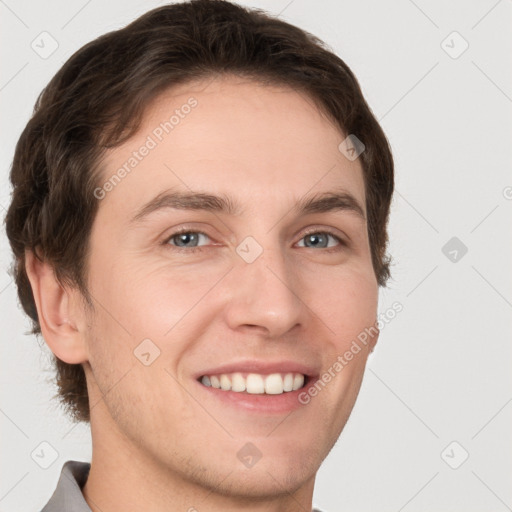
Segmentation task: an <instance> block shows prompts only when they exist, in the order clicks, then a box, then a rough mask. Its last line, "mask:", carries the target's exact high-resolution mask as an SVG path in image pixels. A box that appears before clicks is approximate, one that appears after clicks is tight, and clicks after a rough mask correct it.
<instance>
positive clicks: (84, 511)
mask: <svg viewBox="0 0 512 512" xmlns="http://www.w3.org/2000/svg"><path fill="white" fill-rule="evenodd" d="M90 468H91V464H90V463H88V462H79V461H76V460H68V461H67V462H65V463H64V466H62V471H61V472H60V478H59V482H58V483H57V487H56V489H55V491H54V493H53V495H52V497H51V498H50V501H49V502H48V503H47V504H46V505H45V507H44V508H43V509H42V510H41V512H91V509H90V507H89V505H88V504H87V502H86V501H85V498H84V496H83V494H82V488H83V486H84V485H85V482H86V481H87V477H88V476H89V469H90Z"/></svg>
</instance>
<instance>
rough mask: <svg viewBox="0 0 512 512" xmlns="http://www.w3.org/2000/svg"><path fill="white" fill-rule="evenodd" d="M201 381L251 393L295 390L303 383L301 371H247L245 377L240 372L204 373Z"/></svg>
mask: <svg viewBox="0 0 512 512" xmlns="http://www.w3.org/2000/svg"><path fill="white" fill-rule="evenodd" d="M201 383H202V384H204V385H205V386H212V387H214V388H217V389H222V390H224V391H236V392H238V393H241V392H243V391H246V392H247V393H251V394H258V393H267V394H269V395H280V394H281V393H283V392H288V391H295V390H297V389H300V388H301V387H302V386H303V385H304V375H303V374H302V373H283V374H281V373H271V374H270V375H260V374H258V373H248V374H247V376H246V377H244V375H243V374H242V373H238V372H237V373H229V374H227V373H222V374H220V375H204V376H203V377H202V378H201Z"/></svg>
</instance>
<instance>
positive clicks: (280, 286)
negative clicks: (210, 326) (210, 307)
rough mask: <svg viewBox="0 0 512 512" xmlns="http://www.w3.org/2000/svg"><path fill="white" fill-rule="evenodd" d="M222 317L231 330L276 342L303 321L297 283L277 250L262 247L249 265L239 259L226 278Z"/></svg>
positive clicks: (303, 312)
mask: <svg viewBox="0 0 512 512" xmlns="http://www.w3.org/2000/svg"><path fill="white" fill-rule="evenodd" d="M228 286H229V292H228V293H227V300H226V306H225V308H224V315H225V319H226V322H227V324H228V325H229V327H230V328H231V329H233V330H236V331H240V330H247V329H249V330H251V331H253V332H254V331H261V333H262V334H263V336H265V337H267V338H271V339H278V338H280V337H282V336H284V335H285V334H286V333H287V332H288V331H290V330H292V329H293V328H297V326H298V325H300V324H301V323H303V322H304V321H305V316H304V315H307V314H308V309H307V307H306V306H305V303H304V298H302V297H300V281H299V280H298V279H297V276H296V275H295V274H294V269H293V268H291V267H290V264H287V262H286V260H285V256H284V254H283V253H282V251H281V250H280V249H268V248H264V250H263V252H262V254H261V255H260V256H259V257H258V258H257V259H256V260H255V261H253V262H252V263H247V262H246V261H244V260H243V259H242V258H240V260H239V261H237V262H236V264H235V268H234V269H233V271H232V272H230V276H229V283H228Z"/></svg>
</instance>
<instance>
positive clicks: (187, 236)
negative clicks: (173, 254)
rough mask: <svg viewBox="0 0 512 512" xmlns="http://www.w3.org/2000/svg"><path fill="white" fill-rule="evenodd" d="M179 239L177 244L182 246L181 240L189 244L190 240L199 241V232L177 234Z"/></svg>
mask: <svg viewBox="0 0 512 512" xmlns="http://www.w3.org/2000/svg"><path fill="white" fill-rule="evenodd" d="M177 239H178V243H177V245H178V246H179V247H181V245H180V244H181V242H183V243H184V244H187V242H190V240H195V241H196V242H197V239H198V236H197V233H181V234H179V235H177Z"/></svg>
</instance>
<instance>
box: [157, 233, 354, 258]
mask: <svg viewBox="0 0 512 512" xmlns="http://www.w3.org/2000/svg"><path fill="white" fill-rule="evenodd" d="M200 237H206V238H207V239H209V238H210V237H209V236H208V235H207V234H206V233H203V232H201V231H191V230H186V229H182V230H180V231H176V232H175V233H173V234H172V235H170V236H169V237H168V238H166V239H165V240H164V242H163V245H166V246H167V247H169V246H170V247H173V250H176V251H178V252H188V253H191V252H192V253H193V252H198V251H202V250H203V249H204V248H205V247H204V246H200V245H198V244H199V240H200ZM330 239H333V240H335V241H336V242H337V244H334V246H333V245H332V244H331V245H329V240H330ZM302 240H306V241H307V242H306V244H305V245H301V246H299V247H304V248H308V249H311V248H315V247H318V248H320V249H327V250H328V251H329V252H330V251H333V250H339V248H340V247H343V246H345V245H346V243H345V242H344V241H343V240H342V239H341V238H340V237H339V236H337V235H335V234H334V233H332V232H330V231H311V232H309V233H306V234H305V235H303V236H302V238H301V241H302ZM171 242H172V243H171Z"/></svg>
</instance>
